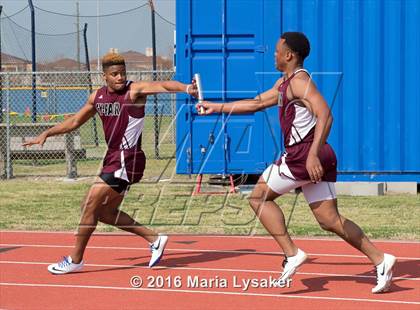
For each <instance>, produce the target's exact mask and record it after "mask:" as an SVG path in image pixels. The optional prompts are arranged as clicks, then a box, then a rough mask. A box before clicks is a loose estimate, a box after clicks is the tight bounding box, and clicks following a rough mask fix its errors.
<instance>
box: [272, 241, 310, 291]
mask: <svg viewBox="0 0 420 310" xmlns="http://www.w3.org/2000/svg"><path fill="white" fill-rule="evenodd" d="M307 257H308V255H306V253H305V252H303V251H302V250H301V249H298V251H297V253H296V255H295V256H290V257H286V258H285V259H284V261H283V272H282V274H281V276H280V278H279V279H278V280H277V281H278V283H286V281H287V280H288V279H290V278H291V277H292V276H293V275H294V274H295V273H296V271H297V269H298V267H299V266H300V265H302V264H303V263H304V262H305V260H306V258H307Z"/></svg>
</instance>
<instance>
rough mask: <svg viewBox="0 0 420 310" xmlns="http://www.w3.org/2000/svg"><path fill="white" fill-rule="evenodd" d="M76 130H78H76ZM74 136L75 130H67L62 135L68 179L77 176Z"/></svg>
mask: <svg viewBox="0 0 420 310" xmlns="http://www.w3.org/2000/svg"><path fill="white" fill-rule="evenodd" d="M77 132H78V130H77ZM74 137H75V132H74V131H73V132H69V133H66V134H65V135H64V144H65V146H64V153H65V156H66V166H67V169H66V171H67V177H68V178H69V179H75V178H77V164H76V156H75V153H74Z"/></svg>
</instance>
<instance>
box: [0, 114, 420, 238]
mask: <svg viewBox="0 0 420 310" xmlns="http://www.w3.org/2000/svg"><path fill="white" fill-rule="evenodd" d="M170 123H171V118H170V117H163V118H162V119H161V123H160V126H161V130H160V132H161V137H160V138H161V146H160V155H161V157H163V158H166V159H164V160H156V159H154V134H153V127H154V122H153V118H152V117H147V118H146V122H145V130H144V135H143V140H142V142H143V149H144V151H145V153H146V156H147V157H148V160H147V167H146V171H145V175H144V178H143V181H142V182H141V183H140V184H136V185H135V186H133V187H132V189H131V191H130V193H129V195H128V196H127V197H126V200H125V201H124V204H123V206H122V209H123V210H125V211H126V212H127V213H129V214H130V215H132V216H133V217H135V218H136V220H137V221H139V222H140V223H142V224H144V225H148V226H152V227H154V228H155V229H156V230H158V231H165V232H170V233H202V234H205V233H222V234H251V233H255V234H266V231H265V229H264V228H263V227H262V226H261V224H260V223H259V221H258V220H257V219H256V218H255V215H254V213H253V212H252V211H251V209H250V207H249V206H248V202H247V199H246V197H245V196H243V195H240V194H234V195H229V196H215V195H211V196H204V195H202V196H192V192H193V189H194V184H195V178H189V177H188V176H182V175H176V174H175V171H174V170H175V161H174V158H173V157H174V150H175V145H174V143H173V141H172V138H171V135H169V137H167V138H165V139H163V140H162V138H163V133H164V132H166V131H167V130H173V129H172V128H171V126H170ZM97 125H98V134H99V141H100V145H99V147H95V146H94V142H93V141H94V140H93V134H92V133H93V131H92V123H91V122H88V123H86V124H85V125H84V126H82V127H81V129H80V132H81V138H82V145H83V147H84V148H86V150H87V153H88V159H86V160H81V161H78V164H77V167H78V173H79V176H80V178H79V179H78V180H77V181H68V180H65V179H64V178H63V176H64V175H65V173H66V171H65V169H66V168H65V161H64V160H61V161H60V160H55V161H51V160H50V161H36V162H34V161H28V160H27V161H14V163H13V169H14V171H13V172H14V175H15V176H16V178H15V179H12V180H9V181H0V195H1V196H0V197H1V199H0V219H1V220H0V229H12V230H74V229H75V227H76V226H77V224H78V220H79V206H80V203H81V201H82V199H83V197H84V195H85V193H86V192H87V190H88V189H89V187H90V185H91V183H92V182H93V177H92V176H94V175H97V173H98V172H99V170H100V168H101V158H102V156H103V154H104V152H105V145H104V141H103V135H102V129H101V128H100V126H101V123H100V121H99V120H98V122H97ZM159 178H160V179H161V180H162V179H166V180H169V179H170V180H171V181H170V182H157V180H158V179H159ZM294 200H295V196H294V195H292V194H288V195H285V196H284V197H281V198H280V199H278V200H277V202H278V203H279V205H281V207H282V209H283V210H284V213H285V216H286V218H289V216H290V212H291V210H292V206H293V203H294ZM419 208H420V200H419V196H418V195H391V196H379V197H348V196H341V197H339V209H340V212H341V213H342V214H343V215H344V216H346V217H348V218H350V219H352V220H353V221H355V222H356V223H357V224H359V225H360V226H361V227H362V228H363V229H364V231H365V233H366V234H367V235H368V236H369V237H372V238H382V239H409V240H420V211H419ZM99 230H102V231H113V230H115V229H114V228H113V227H111V226H106V225H100V226H99ZM289 231H290V232H291V234H292V235H299V236H331V234H329V233H327V232H324V231H322V230H321V229H320V228H319V226H318V224H317V223H316V221H315V219H314V217H313V216H312V213H311V211H310V209H309V207H308V206H307V204H306V202H305V201H304V199H303V197H302V195H300V196H299V197H298V200H297V205H296V207H295V211H294V214H293V217H292V220H291V224H290V227H289Z"/></svg>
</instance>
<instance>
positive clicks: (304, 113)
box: [289, 102, 316, 146]
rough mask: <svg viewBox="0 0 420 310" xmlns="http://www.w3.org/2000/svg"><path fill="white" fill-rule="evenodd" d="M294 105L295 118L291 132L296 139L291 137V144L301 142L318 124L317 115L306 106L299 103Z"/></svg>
mask: <svg viewBox="0 0 420 310" xmlns="http://www.w3.org/2000/svg"><path fill="white" fill-rule="evenodd" d="M292 103H293V102H291V104H292ZM294 106H295V118H294V120H293V123H292V128H291V132H290V136H291V138H293V140H294V141H293V140H292V139H290V141H289V146H290V145H293V144H296V143H299V142H301V141H302V140H303V139H304V138H305V137H306V135H307V134H308V133H309V132H310V131H311V129H312V128H313V127H314V126H315V125H316V117H315V116H314V115H313V114H312V113H311V112H310V111H309V110H308V109H307V108H306V107H302V106H300V105H297V104H294Z"/></svg>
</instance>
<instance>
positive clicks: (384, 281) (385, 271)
mask: <svg viewBox="0 0 420 310" xmlns="http://www.w3.org/2000/svg"><path fill="white" fill-rule="evenodd" d="M396 261H397V259H396V258H395V256H393V255H391V254H384V260H383V261H382V263H380V264H379V265H378V266H376V286H375V287H374V288H373V289H372V293H374V294H376V293H382V292H386V291H388V290H389V287H390V286H391V281H392V268H393V267H394V265H395V262H396Z"/></svg>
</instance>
